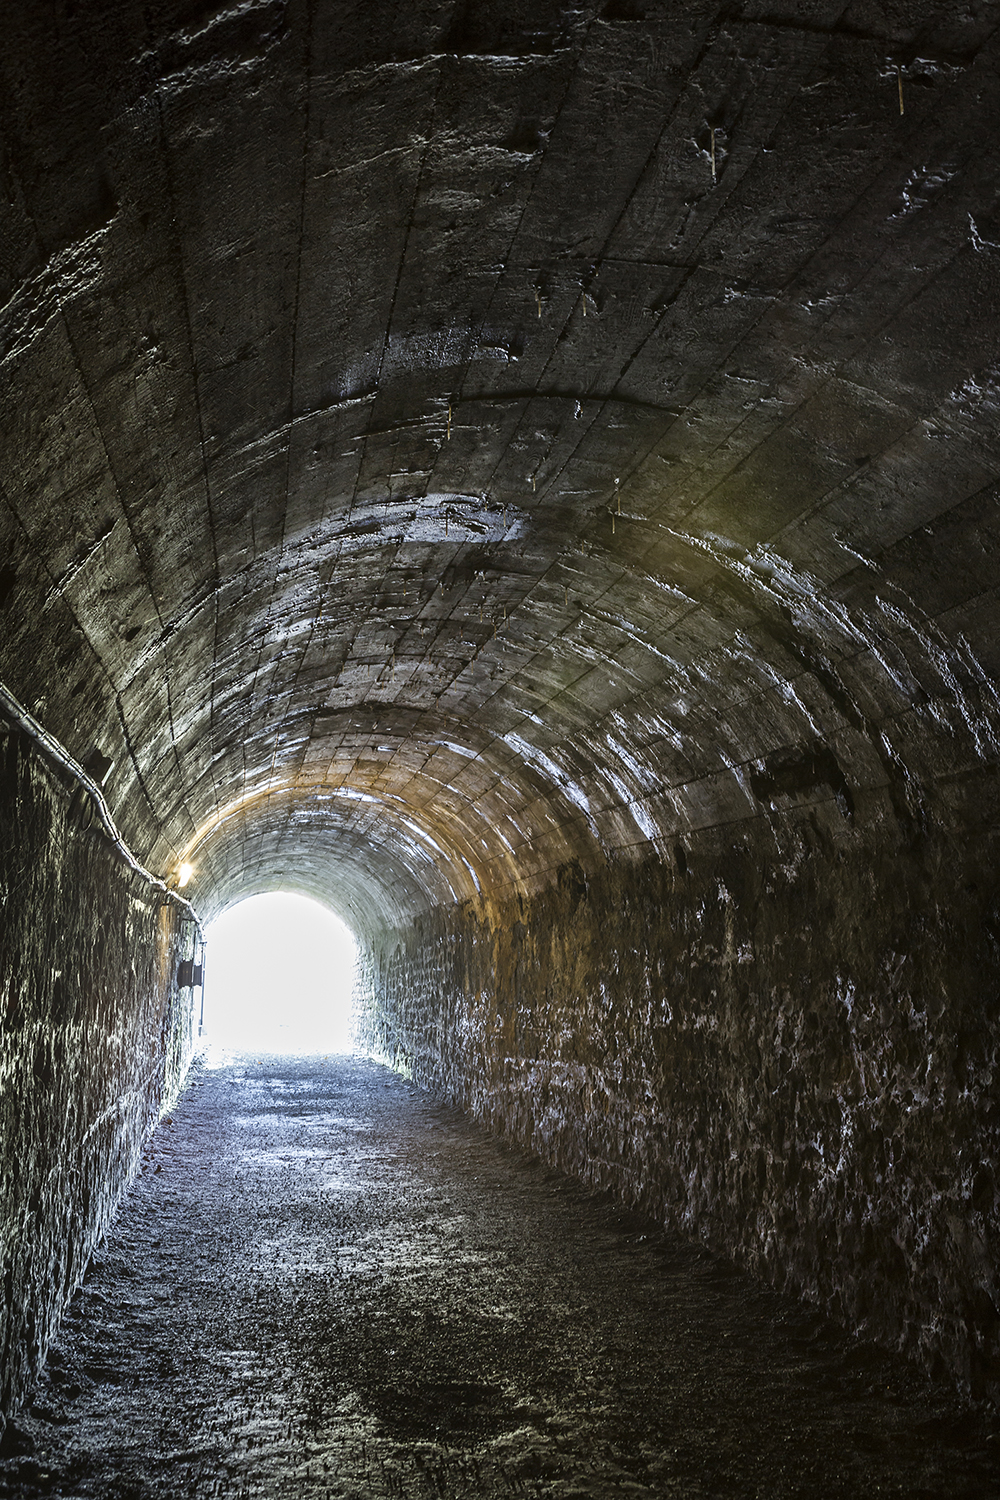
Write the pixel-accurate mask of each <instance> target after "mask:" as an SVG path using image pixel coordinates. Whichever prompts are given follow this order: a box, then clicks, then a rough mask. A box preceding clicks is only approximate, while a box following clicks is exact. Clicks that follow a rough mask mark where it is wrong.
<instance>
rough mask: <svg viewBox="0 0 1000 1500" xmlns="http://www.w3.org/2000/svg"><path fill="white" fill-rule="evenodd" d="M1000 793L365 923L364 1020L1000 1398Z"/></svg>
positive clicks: (739, 842)
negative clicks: (903, 819) (378, 927)
mask: <svg viewBox="0 0 1000 1500" xmlns="http://www.w3.org/2000/svg"><path fill="white" fill-rule="evenodd" d="M996 799H997V787H996V785H995V778H993V777H991V776H990V775H989V774H988V773H984V774H983V775H982V776H979V777H977V778H970V779H969V781H968V782H967V783H966V784H965V785H964V787H963V788H962V789H961V791H959V790H958V789H956V790H955V791H954V795H953V797H952V799H951V800H952V811H951V819H950V821H949V822H945V821H944V819H943V817H942V818H941V819H939V820H938V821H936V822H935V823H933V824H927V825H925V826H924V828H923V829H922V830H919V831H917V830H913V829H911V830H910V831H909V834H908V835H907V836H904V835H903V833H901V832H899V831H897V833H896V834H895V835H893V836H890V832H889V829H888V827H887V825H886V824H885V823H884V821H883V820H882V819H880V818H879V817H877V816H876V815H875V809H874V808H873V807H871V806H868V805H866V804H865V803H864V801H863V800H862V802H861V803H860V805H859V807H858V810H857V818H856V819H852V820H851V821H850V822H848V820H846V819H843V818H841V819H840V820H839V829H840V831H839V833H831V831H830V830H832V829H833V828H834V827H835V824H836V823H837V819H836V815H835V813H834V812H833V810H832V807H831V808H830V809H829V811H830V817H829V820H828V824H829V826H828V827H827V828H824V827H823V826H822V825H821V823H820V822H819V821H818V820H817V818H816V817H815V815H813V817H812V818H811V819H810V818H809V817H808V816H807V811H808V810H806V809H803V810H802V812H801V815H800V816H799V817H798V819H797V820H796V819H795V818H794V816H793V815H792V814H789V816H788V817H787V818H786V819H785V820H783V821H782V820H779V819H775V818H772V819H767V818H764V817H761V818H758V819H751V820H748V822H747V823H746V824H745V825H744V831H743V834H742V836H741V837H734V834H733V830H732V829H727V830H725V831H724V833H720V832H719V831H718V830H716V831H712V830H708V831H705V832H703V833H702V834H701V835H698V836H691V837H689V838H688V839H687V841H686V842H687V848H686V849H682V850H679V851H677V852H675V853H674V855H673V857H671V858H665V859H664V860H663V861H662V862H661V861H658V860H655V859H648V860H646V861H645V862H643V863H629V862H626V861H625V860H624V859H619V860H618V861H617V862H609V863H608V864H607V865H606V866H605V867H604V868H603V869H601V870H598V871H596V872H595V873H593V874H591V875H589V876H585V875H584V872H583V870H582V869H581V868H580V867H579V866H576V867H574V866H573V865H567V866H564V867H563V868H562V869H561V870H560V871H559V872H558V878H556V879H554V880H553V881H552V883H551V884H550V885H549V887H548V888H547V889H545V890H543V891H542V892H541V893H539V894H535V895H534V896H531V897H526V898H519V897H517V896H513V897H510V898H508V899H505V900H504V899H500V900H495V901H490V900H487V899H484V900H483V901H481V902H480V903H478V904H475V903H471V902H470V903H466V904H465V905H463V906H461V907H454V908H451V909H450V910H449V909H443V908H439V909H437V910H436V911H434V912H432V913H430V914H428V915H427V916H426V917H425V918H424V919H423V920H417V921H416V922H414V923H413V924H412V925H410V926H408V927H406V928H404V929H399V930H396V931H391V932H389V931H387V932H386V933H385V934H384V936H383V938H382V939H381V940H380V941H379V942H376V943H375V944H374V945H373V948H372V951H371V955H370V970H369V974H368V978H369V981H370V985H371V997H370V1008H369V1010H368V1012H367V1015H366V1021H365V1027H366V1038H367V1041H368V1043H369V1045H370V1046H371V1048H372V1050H373V1051H374V1053H375V1054H376V1055H379V1056H381V1057H383V1058H385V1059H387V1060H389V1061H391V1062H393V1063H394V1064H395V1065H396V1066H397V1067H398V1068H400V1069H401V1070H402V1071H404V1072H408V1073H410V1074H411V1075H412V1076H413V1077H414V1078H415V1079H416V1080H418V1081H419V1082H421V1083H423V1084H425V1085H430V1086H432V1087H434V1088H436V1089H440V1090H442V1091H443V1092H444V1093H445V1094H446V1095H447V1096H448V1097H449V1098H450V1099H451V1100H453V1101H455V1102H457V1103H459V1104H461V1105H462V1106H464V1107H466V1108H468V1109H470V1110H471V1111H472V1112H473V1114H474V1115H475V1116H476V1117H478V1118H479V1119H480V1120H482V1121H484V1122H485V1123H486V1124H487V1125H489V1126H490V1127H491V1128H492V1129H495V1130H498V1131H500V1132H502V1133H503V1134H506V1135H507V1136H508V1137H510V1138H512V1139H514V1140H516V1141H517V1142H519V1143H520V1144H522V1145H524V1146H526V1147H528V1148H530V1149H531V1150H533V1151H535V1152H537V1153H538V1154H539V1156H541V1157H542V1158H543V1159H544V1160H545V1161H547V1162H549V1163H552V1164H553V1165H555V1166H558V1167H560V1168H563V1169H565V1170H568V1171H570V1172H573V1173H574V1174H576V1175H578V1176H579V1177H580V1178H582V1179H583V1180H584V1181H586V1182H588V1183H591V1184H593V1185H595V1186H597V1187H600V1188H603V1189H608V1190H610V1191H611V1192H613V1193H615V1194H616V1195H619V1196H621V1197H624V1199H625V1200H626V1201H629V1202H631V1203H633V1204H636V1205H638V1206H640V1207H642V1208H643V1209H645V1210H648V1211H650V1212H652V1213H653V1214H655V1215H656V1216H657V1217H658V1218H659V1219H660V1220H661V1222H664V1223H665V1224H666V1225H668V1226H670V1227H675V1228H680V1229H682V1230H684V1231H686V1232H687V1233H689V1234H690V1235H691V1236H692V1237H696V1238H698V1239H700V1240H701V1241H702V1242H704V1243H706V1244H707V1245H709V1246H712V1247H714V1248H715V1249H717V1250H720V1251H722V1252H724V1253H725V1254H727V1255H730V1256H732V1257H734V1258H735V1259H736V1260H737V1261H738V1262H739V1263H741V1264H742V1265H744V1266H746V1267H748V1268H749V1269H751V1270H752V1271H754V1272H756V1273H758V1274H760V1275H762V1276H763V1277H764V1278H766V1279H767V1280H769V1281H770V1282H771V1283H773V1284H774V1285H776V1286H778V1287H779V1288H781V1289H783V1290H786V1291H789V1292H792V1293H794V1294H796V1295H798V1296H801V1297H804V1298H805V1299H806V1300H807V1301H809V1302H811V1303H812V1304H814V1305H816V1306H818V1307H820V1308H821V1309H823V1310H824V1311H826V1312H827V1313H829V1314H832V1315H833V1316H834V1317H835V1318H836V1319H838V1320H839V1321H840V1322H841V1323H842V1324H844V1325H846V1326H847V1327H849V1328H853V1329H854V1330H856V1331H857V1332H858V1333H860V1334H861V1335H862V1336H866V1337H869V1338H872V1339H874V1340H875V1341H877V1342H879V1343H881V1344H882V1345H884V1346H888V1347H890V1348H895V1349H898V1350H900V1351H903V1352H905V1353H907V1354H909V1355H911V1356H915V1357H916V1358H917V1359H918V1360H920V1361H921V1362H922V1363H923V1364H924V1365H925V1366H926V1367H927V1368H928V1369H930V1370H931V1371H934V1372H937V1373H938V1374H941V1375H945V1376H947V1377H948V1378H950V1379H952V1380H954V1381H955V1382H956V1383H957V1384H958V1386H959V1387H960V1388H961V1389H962V1390H963V1391H964V1392H965V1393H966V1394H967V1395H971V1396H973V1397H976V1398H983V1397H986V1398H992V1399H993V1400H996V1399H997V1397H998V1395H1000V1360H998V1333H1000V1314H998V1308H1000V1288H998V1285H997V1279H996V1270H995V1268H996V1265H997V1246H998V1238H1000V1235H998V1231H1000V1216H998V1205H997V1182H998V1177H1000V1102H998V1096H997V1090H996V1070H997V1063H998V1057H1000V983H998V952H1000V944H998V939H1000V921H998V912H997V904H996V891H995V881H994V878H993V874H992V872H993V871H995V869H996V855H997V850H996V836H995V834H993V833H991V832H988V830H991V829H995V828H996V827H997V818H996V807H995V803H996Z"/></svg>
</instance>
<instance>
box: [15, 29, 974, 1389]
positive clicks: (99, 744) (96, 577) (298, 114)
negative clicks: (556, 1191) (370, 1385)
mask: <svg viewBox="0 0 1000 1500" xmlns="http://www.w3.org/2000/svg"><path fill="white" fill-rule="evenodd" d="M998 27H1000V7H998V6H997V4H995V3H993V0H976V3H973V4H965V3H963V4H958V3H944V4H942V5H939V6H920V5H917V4H915V3H914V0H851V3H849V4H847V5H845V4H844V3H843V0H831V3H826V0H767V3H764V0H735V3H728V0H727V3H720V0H690V3H685V4H683V5H681V4H673V3H667V0H607V3H605V0H531V3H528V0H503V3H501V0H419V3H409V4H403V3H395V0H370V3H367V4H361V3H356V0H222V3H215V0H144V3H143V4H139V3H138V0H92V3H88V4H79V3H76V0H32V3H30V4H29V3H23V4H19V5H14V6H13V7H11V8H10V10H9V11H8V13H7V14H6V16H5V36H4V45H3V48H2V50H0V186H2V192H0V225H2V231H0V247H2V248H0V278H2V288H0V383H2V390H0V402H2V409H3V414H4V416H3V422H2V424H0V627H2V628H0V685H2V690H0V758H2V771H0V806H2V812H0V893H2V895H0V900H2V906H0V959H2V966H0V974H2V985H3V996H2V1000H3V1012H2V1014H3V1032H2V1053H0V1056H2V1075H0V1076H2V1092H0V1132H2V1140H3V1153H4V1162H5V1170H4V1176H3V1194H2V1202H0V1225H2V1234H3V1244H4V1261H3V1273H4V1280H3V1292H2V1311H0V1320H2V1321H0V1348H2V1382H0V1409H2V1411H3V1413H4V1414H5V1415H7V1416H11V1415H12V1414H14V1413H16V1412H17V1410H18V1408H19V1404H20V1403H21V1402H22V1401H23V1399H24V1397H25V1394H26V1392H27V1391H28V1390H29V1388H30V1385H31V1382H32V1380H34V1379H35V1377H36V1376H37V1375H38V1372H39V1371H40V1369H41V1368H42V1366H43V1363H44V1360H45V1356H46V1351H47V1349H48V1348H49V1345H50V1343H51V1340H52V1338H53V1336H54V1335H55V1333H56V1330H57V1329H58V1327H59V1323H60V1318H61V1317H62V1316H63V1313H64V1310H65V1308H66V1305H67V1302H68V1299H69V1298H70V1297H71V1295H72V1294H73V1292H74V1289H75V1288H76V1287H77V1285H78V1284H79V1282H80V1279H81V1277H82V1276H83V1274H84V1271H85V1269H86V1266H87V1263H88V1259H89V1257H90V1256H91V1254H92V1252H93V1250H94V1247H95V1245H96V1244H97V1243H98V1242H99V1240H100V1238H101V1236H102V1235H103V1233H104V1231H105V1229H106V1228H107V1226H108V1224H109V1222H110V1220H111V1217H112V1215H113V1213H114V1212H115V1209H116V1205H117V1204H118V1202H119V1200H120V1198H121V1195H122V1193H123V1191H124V1190H125V1189H126V1187H127V1186H128V1184H129V1183H130V1181H131V1180H132V1178H133V1176H134V1174H135V1171H136V1168H137V1165H138V1164H139V1161H140V1157H141V1155H142V1152H143V1151H144V1150H145V1149H146V1145H147V1142H148V1139H149V1136H150V1132H151V1130H152V1128H153V1126H154V1125H155V1123H156V1121H157V1120H158V1119H160V1117H161V1116H162V1115H163V1114H164V1112H165V1111H168V1110H169V1109H170V1108H171V1107H172V1105H173V1101H174V1100H175V1099H176V1098H177V1096H178V1092H179V1090H180V1089H181V1087H182V1085H183V1082H184V1078H185V1074H186V1070H187V1068H188V1064H189V1061H190V1058H191V1054H192V1049H193V1047H194V1045H195V1041H196V1035H195V1034H196V1031H197V1019H198V1017H197V1009H196V1007H197V1002H198V999H199V989H198V981H199V979H200V977H201V965H202V961H203V947H204V945H203V937H204V928H205V926H206V924H207V923H208V922H210V921H211V920H212V918H213V917H215V916H217V915H218V914H220V913H221V912H223V911H225V910H226V909H227V908H229V907H230V906H232V905H233V904H234V903H236V902H237V901H239V900H241V899H243V898H245V897H247V896H250V895H253V894H256V893H262V892H269V891H291V892H298V893H300V894H303V895H306V896H309V897H312V898H314V899H316V900H319V901H321V902H322V903H324V904H325V905H326V906H328V907H329V908H330V909H331V910H332V911H334V912H335V913H336V914H337V915H339V916H340V917H341V918H342V919H343V921H344V922H345V923H346V924H347V925H348V927H349V928H350V929H351V931H352V932H353V933H354V934H355V936H356V938H357V941H358V945H359V954H360V968H359V981H358V995H357V1005H358V1015H359V1021H358V1025H359V1028H360V1036H361V1040H362V1044H363V1049H364V1051H365V1052H366V1053H367V1054H368V1055H369V1056H370V1057H372V1058H375V1059H378V1060H379V1061H380V1062H381V1063H382V1064H388V1065H389V1066H390V1067H391V1068H392V1069H394V1070H395V1072H396V1073H397V1074H400V1075H402V1077H403V1078H405V1079H406V1080H409V1081H410V1083H411V1084H412V1085H413V1086H416V1087H419V1088H421V1089H424V1090H428V1091H430V1094H432V1095H433V1096H434V1097H437V1098H439V1099H442V1100H443V1101H445V1102H446V1104H447V1105H448V1106H449V1107H455V1108H459V1109H461V1110H463V1111H464V1112H465V1114H466V1115H467V1116H468V1117H469V1118H470V1119H472V1120H473V1121H476V1122H479V1124H480V1125H482V1126H483V1127H485V1128H486V1129H487V1130H488V1131H490V1132H493V1133H494V1134H495V1135H496V1136H498V1137H500V1138H502V1139H503V1140H505V1141H507V1142H508V1143H510V1144H511V1145H512V1146H516V1147H517V1148H518V1149H523V1150H525V1151H527V1152H530V1153H532V1154H533V1157H534V1158H536V1159H538V1160H540V1161H541V1162H543V1163H544V1164H546V1166H547V1167H548V1168H552V1169H558V1170H559V1171H561V1172H564V1173H566V1174H569V1176H570V1177H572V1178H574V1179H576V1180H577V1181H578V1182H579V1183H580V1184H581V1185H582V1187H583V1188H586V1189H587V1190H595V1191H600V1192H604V1193H608V1194H610V1195H612V1197H613V1198H614V1200H615V1201H616V1202H619V1203H621V1204H623V1205H626V1206H628V1207H629V1208H630V1209H634V1210H636V1211H639V1212H641V1213H643V1214H645V1215H647V1216H649V1217H650V1218H651V1219H653V1220H654V1221H656V1222H658V1223H659V1224H661V1225H664V1226H667V1227H668V1228H670V1229H671V1231H676V1232H677V1233H679V1234H680V1235H682V1236H684V1237H686V1239H687V1240H688V1241H689V1242H691V1243H694V1244H696V1245H698V1246H700V1247H702V1248H703V1249H704V1250H705V1251H706V1252H712V1253H713V1254H717V1255H719V1256H722V1257H725V1258H727V1259H728V1260H729V1261H730V1262H732V1263H734V1264H735V1265H736V1266H738V1267H740V1268H741V1269H742V1270H743V1271H745V1272H746V1273H748V1274H749V1275H750V1276H752V1277H753V1278H756V1280H757V1281H758V1282H760V1283H762V1284H765V1285H767V1286H769V1287H771V1288H774V1289H776V1290H777V1291H778V1292H781V1293H783V1294H787V1295H788V1296H790V1297H791V1298H795V1299H798V1300H799V1301H800V1302H801V1303H803V1304H805V1305H807V1306H809V1307H811V1308H814V1309H816V1310H818V1311H820V1312H822V1313H823V1314H824V1315H825V1316H827V1317H829V1318H830V1319H831V1320H832V1321H833V1322H834V1323H835V1324H836V1325H837V1326H839V1327H841V1328H843V1329H845V1330H848V1331H850V1332H851V1333H852V1334H854V1335H857V1336H859V1337H861V1338H862V1339H865V1340H868V1341H870V1342H871V1343H873V1344H874V1345H877V1346H879V1347H880V1348H883V1349H885V1350H890V1351H895V1352H896V1353H898V1354H899V1355H900V1356H901V1357H904V1358H906V1359H908V1360H911V1361H913V1362H915V1363H916V1364H917V1365H918V1366H919V1367H920V1368H921V1369H924V1370H926V1371H928V1372H930V1373H931V1374H932V1376H933V1377H934V1379H936V1380H938V1381H940V1382H943V1383H944V1385H946V1386H947V1387H948V1388H949V1389H953V1390H957V1391H958V1392H959V1393H961V1394H962V1395H963V1396H964V1397H965V1398H968V1399H972V1400H974V1401H978V1402H994V1403H995V1402H996V1401H997V1399H998V1397H1000V1352H998V1351H1000V1282H998V1267H997V1247H998V1229H1000V1218H998V1214H1000V1209H998V1203H997V1174H998V1171H1000V1162H998V1144H1000V1140H998V1136H1000V1096H998V1094H997V1086H998V1077H997V1068H998V1065H1000V1051H998V1049H1000V947H998V945H1000V907H998V887H997V857H998V852H1000V849H998V833H1000V816H998V813H1000V782H998V775H997V772H998V764H1000V698H998V675H1000V630H998V624H1000V615H998V599H997V586H998V582H1000V512H998V505H997V483H998V477H1000V363H998V361H1000V354H998V348H1000V345H998V334H1000V318H998V314H1000V173H998V154H1000V147H998V140H1000V134H998V125H1000V76H998V58H1000V51H998V49H1000V32H998ZM407 1086H408V1087H409V1084H408V1085H407Z"/></svg>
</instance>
